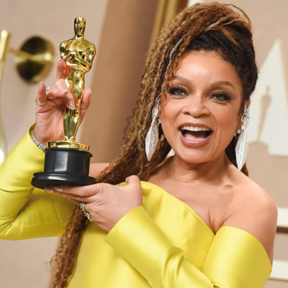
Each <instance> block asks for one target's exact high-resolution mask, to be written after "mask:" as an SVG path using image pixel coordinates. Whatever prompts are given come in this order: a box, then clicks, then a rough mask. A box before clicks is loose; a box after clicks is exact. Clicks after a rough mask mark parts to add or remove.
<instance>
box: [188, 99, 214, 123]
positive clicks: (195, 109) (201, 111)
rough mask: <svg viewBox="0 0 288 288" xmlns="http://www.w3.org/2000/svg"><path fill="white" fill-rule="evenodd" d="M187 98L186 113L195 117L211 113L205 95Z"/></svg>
mask: <svg viewBox="0 0 288 288" xmlns="http://www.w3.org/2000/svg"><path fill="white" fill-rule="evenodd" d="M187 100H188V101H187V103H185V106H184V107H183V113H184V114H189V115H191V116H193V117H194V118H198V117H200V116H204V115H209V113H210V111H209V109H208V108H207V106H206V103H205V97H202V96H201V95H197V96H196V95H195V96H191V97H189V98H188V99H187Z"/></svg>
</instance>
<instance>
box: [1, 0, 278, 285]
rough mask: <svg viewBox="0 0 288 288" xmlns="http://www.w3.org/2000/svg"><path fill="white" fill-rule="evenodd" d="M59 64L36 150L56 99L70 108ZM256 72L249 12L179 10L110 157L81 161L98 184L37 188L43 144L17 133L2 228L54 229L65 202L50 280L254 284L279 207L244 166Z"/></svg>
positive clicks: (52, 131)
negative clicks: (102, 160) (34, 182)
mask: <svg viewBox="0 0 288 288" xmlns="http://www.w3.org/2000/svg"><path fill="white" fill-rule="evenodd" d="M65 73H66V70H65V66H64V64H63V62H61V61H60V62H59V64H58V67H57V81H56V83H55V85H54V86H53V87H52V88H51V89H50V90H49V91H48V92H47V94H48V96H49V99H48V98H47V95H46V91H45V88H46V87H45V85H44V84H43V83H42V84H40V86H39V91H38V96H37V100H38V104H44V105H42V106H40V105H39V106H37V110H36V111H37V113H36V115H37V118H36V126H35V130H34V132H32V138H33V140H34V142H35V143H36V144H37V145H38V146H41V145H40V144H42V145H45V144H46V143H47V142H48V141H54V140H58V139H61V138H63V127H62V117H63V109H64V108H65V105H66V106H68V107H70V108H71V107H72V108H74V103H73V101H72V95H70V93H69V92H68V91H67V90H66V86H65V84H64V80H63V79H64V78H65V75H66V74H65ZM256 80H257V67H256V64H255V54H254V48H253V43H252V35H251V25H250V20H249V18H248V17H247V16H246V14H245V13H244V12H243V11H242V10H241V9H239V8H236V7H234V6H232V5H222V4H218V3H207V4H196V5H194V6H193V7H190V8H187V9H185V10H184V11H183V12H181V13H180V14H179V15H177V16H176V18H175V19H174V20H173V21H172V23H171V24H170V25H169V26H168V27H166V28H165V29H163V31H162V33H161V36H160V37H159V39H158V40H157V42H156V43H155V45H154V47H153V48H152V50H151V52H150V53H149V55H148V59H147V62H146V70H145V73H144V76H143V80H142V90H141V93H140V99H139V101H138V106H137V109H136V110H135V113H134V118H133V120H132V123H131V126H129V127H130V131H129V133H128V135H127V136H126V138H125V143H124V145H123V147H122V148H121V151H120V153H119V156H118V158H117V159H115V160H114V161H113V162H112V163H111V164H110V165H109V166H107V165H106V164H95V165H92V166H91V171H90V172H91V175H93V176H95V177H97V178H98V180H99V182H101V183H99V184H95V185H91V186H85V187H47V188H46V189H45V190H46V191H43V190H39V189H34V188H33V187H31V184H30V181H31V178H32V175H33V173H34V172H36V171H40V170H41V169H42V167H43V158H44V153H43V151H41V150H40V149H39V148H38V147H36V145H35V144H34V143H33V142H32V141H31V137H30V136H29V135H28V134H27V135H26V136H25V137H24V138H23V139H22V140H21V141H20V143H19V144H18V145H17V146H16V147H15V148H14V150H13V151H12V152H11V154H10V155H9V157H8V158H7V160H6V162H5V163H4V164H2V166H1V189H2V190H1V194H0V204H1V212H0V216H1V218H0V219H1V222H0V227H1V228H0V229H1V230H0V232H1V237H2V238H5V239H24V238H32V237H45V236H55V235H61V234H63V231H64V225H65V224H66V221H67V220H68V217H69V215H71V213H72V211H73V213H72V216H71V218H70V219H69V222H68V225H67V226H66V231H65V233H64V235H63V236H62V239H61V245H60V248H59V249H58V250H57V255H56V256H57V257H56V261H57V271H56V275H55V279H54V287H67V285H68V287H137V288H138V287H155V288H156V287H157V288H159V287H165V288H169V287H181V288H182V287H197V288H198V287H199V288H202V287H221V288H222V287H223V288H224V287H225V288H234V287H241V288H243V287H251V288H252V287H253V288H258V287H259V288H260V287H263V285H264V283H265V282H266V281H267V279H268V277H269V275H270V273H271V263H272V259H273V242H274V237H275V230H276V218H277V213H276V207H275V205H274V203H273V201H272V200H271V199H270V197H269V196H268V194H267V193H266V192H265V191H263V189H261V188H260V187H259V186H258V185H257V184H255V183H254V182H253V181H251V180H250V179H249V178H248V177H247V174H248V173H247V169H246V166H245V165H244V166H243V164H244V163H245V148H246V145H245V131H246V128H247V121H248V117H249V115H248V111H249V105H250V95H251V93H252V92H253V90H254V88H255V84H256ZM89 97H90V90H85V92H84V96H83V103H82V111H81V113H82V117H83V116H84V114H85V112H86V109H87V108H88V106H89ZM33 129H34V126H32V130H33ZM159 131H160V132H159ZM158 132H159V134H160V139H158ZM33 133H35V137H34V136H33ZM237 141H238V142H237ZM236 143H237V145H236ZM171 147H172V148H173V150H174V152H175V155H174V156H173V157H169V158H167V154H168V152H169V151H170V149H171ZM235 149H236V150H237V151H236V153H235ZM24 151H25V153H24ZM106 166H107V167H106ZM236 166H237V167H238V169H237V167H236ZM242 166H243V167H242ZM16 167H17V175H18V176H17V178H15V177H14V175H15V173H14V171H15V169H16ZM105 167H106V168H105ZM104 168H105V169H104ZM103 169H104V170H103ZM239 170H241V172H240V171H239ZM135 175H137V176H138V177H139V178H140V179H141V180H142V182H140V181H139V178H138V177H137V176H135ZM2 179H3V180H2ZM4 179H5V180H4ZM121 182H122V183H121ZM125 182H126V183H125ZM119 183H121V184H119ZM115 184H119V185H115ZM48 192H50V193H48ZM67 199H68V200H67ZM69 200H71V201H69ZM75 203H77V204H78V205H79V206H80V208H81V209H82V210H83V209H85V210H84V212H85V215H86V216H88V217H89V218H90V220H92V222H87V218H86V217H85V216H84V215H83V211H81V210H79V209H78V205H75Z"/></svg>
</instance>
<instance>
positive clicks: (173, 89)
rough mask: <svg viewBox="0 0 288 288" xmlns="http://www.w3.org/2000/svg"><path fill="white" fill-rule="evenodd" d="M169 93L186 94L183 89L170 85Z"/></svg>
mask: <svg viewBox="0 0 288 288" xmlns="http://www.w3.org/2000/svg"><path fill="white" fill-rule="evenodd" d="M169 93H170V94H171V95H177V96H185V95H187V93H186V91H185V89H183V88H180V87H172V88H170V89H169Z"/></svg>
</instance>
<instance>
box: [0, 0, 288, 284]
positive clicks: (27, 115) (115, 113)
mask: <svg viewBox="0 0 288 288" xmlns="http://www.w3.org/2000/svg"><path fill="white" fill-rule="evenodd" d="M171 1H172V0H171ZM157 2H158V1H156V0H145V1H144V0H121V1H118V0H110V1H108V0H94V1H93V0H89V1H88V0H85V1H84V0H83V1H81V2H80V3H81V5H82V6H81V7H79V6H76V5H79V4H78V3H79V1H75V0H60V1H56V0H50V1H44V0H42V1H41V0H29V1H28V0H26V1H23V0H18V1H16V0H14V1H11V0H10V1H9V0H2V1H1V4H0V29H7V30H8V31H9V32H11V33H12V39H11V44H12V46H13V47H14V48H18V47H19V46H20V45H21V43H22V42H23V41H24V40H25V39H26V38H27V37H29V36H32V35H41V36H44V37H46V38H48V39H50V40H51V41H52V42H53V43H54V45H55V49H56V50H57V51H58V48H57V46H58V44H59V43H60V42H61V41H62V40H64V39H67V38H70V37H72V36H73V27H72V26H73V23H72V22H73V19H74V17H75V16H79V15H80V14H81V15H82V16H84V17H86V19H87V22H88V27H87V33H86V36H87V38H88V39H89V40H90V41H92V42H94V43H96V46H97V48H98V50H97V58H96V60H97V63H94V67H93V71H92V72H91V73H90V74H89V75H88V77H87V84H88V85H91V86H92V93H93V98H92V103H91V107H90V111H89V112H88V115H87V117H86V119H85V122H84V127H83V129H82V135H81V140H82V142H84V143H87V144H90V145H92V147H91V148H92V153H93V154H94V157H93V160H92V161H93V162H96V161H97V162H98V161H101V162H104V161H105V162H106V161H110V160H111V159H112V158H113V157H115V155H116V154H117V151H118V149H119V146H120V143H121V140H122V135H123V129H124V127H125V124H126V118H127V117H128V115H130V113H131V110H132V108H133V107H134V105H135V101H136V99H137V95H138V90H139V84H140V76H141V73H142V69H143V65H144V61H145V55H146V52H147V50H148V47H149V39H150V37H151V33H152V28H153V19H154V17H155V14H156V8H157ZM190 2H195V1H190ZM222 2H233V3H235V4H236V5H239V6H240V7H242V8H243V9H244V10H245V11H246V12H247V13H248V15H249V16H250V17H251V20H252V23H253V26H254V30H255V33H254V35H255V36H254V38H255V45H256V52H257V59H258V63H259V68H260V71H261V67H262V66H263V63H265V60H266V59H267V56H268V55H269V52H270V51H271V48H272V46H273V44H274V43H275V39H276V38H277V39H280V42H281V45H280V47H281V51H282V54H281V57H282V58H281V59H282V60H283V73H282V74H283V75H284V80H285V81H284V82H285V87H287V84H288V83H287V79H288V78H287V67H288V66H287V64H288V55H287V51H288V50H287V41H288V40H287V39H288V35H287V34H288V32H286V29H285V27H287V24H288V19H286V18H287V17H286V15H287V12H288V2H287V1H286V0H261V1H260V0H257V1H251V0H230V1H222ZM28 4H29V9H28V8H26V7H28ZM76 7H77V9H79V10H78V11H79V13H80V12H81V13H80V14H79V13H78V12H77V15H75V13H74V12H73V11H74V10H75V8H76ZM71 19H72V20H71ZM67 23H69V25H67ZM101 32H102V34H101ZM101 35H102V36H101ZM100 36H101V39H100ZM271 72H272V75H271V77H273V75H277V74H275V71H271ZM53 79H54V75H53V74H51V75H50V76H49V77H48V78H47V79H46V80H45V82H46V83H53ZM271 85H272V84H271ZM285 89H286V88H285ZM285 89H284V90H285ZM36 90H37V86H36V85H28V84H26V83H25V82H23V81H22V80H21V79H19V77H18V75H17V73H16V71H15V68H14V64H13V56H12V55H9V57H8V60H7V63H6V66H5V70H4V75H3V85H2V87H1V91H0V101H1V102H0V103H1V106H0V108H1V112H2V114H3V122H4V127H5V129H6V134H7V139H8V149H11V147H13V146H14V145H15V144H16V142H17V141H18V140H19V138H20V137H21V135H23V134H24V133H25V131H26V130H27V129H28V127H29V125H30V124H31V123H32V122H33V121H34V103H33V100H32V99H33V96H34V95H35V93H36ZM270 92H271V93H270V95H269V97H270V98H272V97H277V95H278V94H277V93H274V94H272V92H273V90H271V91H270ZM286 92H287V90H285V93H286ZM252 99H253V98H252ZM271 103H272V102H271ZM264 106H265V105H264ZM266 106H268V108H269V105H266ZM268 108H267V109H266V110H267V111H269V109H268ZM287 108H288V107H286V106H285V105H284V106H283V111H284V110H285V111H286V112H287ZM266 110H265V111H266ZM267 111H266V112H267ZM283 111H282V110H281V111H278V112H279V113H280V112H281V113H282V112H283ZM285 111H284V112H285ZM286 112H285V113H286ZM264 114H265V113H264ZM282 124H283V123H281V122H280V123H279V125H277V129H279V128H278V126H279V127H280V129H281V125H282ZM286 124H288V123H286ZM283 127H284V126H283ZM275 129H276V127H275ZM282 130H283V131H281V132H282V133H288V132H287V131H288V130H285V129H283V128H282ZM108 131H109V133H108ZM273 131H274V130H273ZM268 144H269V143H268ZM248 167H249V168H250V173H251V177H252V179H254V180H255V181H256V182H257V183H259V184H260V185H261V186H262V187H263V188H264V189H266V190H267V191H268V192H269V193H270V195H271V196H272V197H273V198H274V200H275V202H276V203H277V205H281V207H286V208H288V193H287V192H286V187H287V183H286V182H287V180H286V179H288V178H287V177H285V176H286V173H287V172H288V169H287V168H288V158H287V157H286V156H285V155H284V156H283V155H282V156H279V155H278V156H275V155H271V153H270V152H269V145H267V143H264V142H263V141H262V140H261V137H260V138H259V139H258V140H257V141H254V143H251V144H250V154H249V157H248ZM15 173H16V172H15ZM0 181H1V180H0ZM56 241H57V239H55V238H53V239H35V240H26V241H18V242H10V241H0V279H1V285H0V286H1V287H2V286H3V287H8V288H10V287H11V288H12V287H13V288H18V287H19V288H20V287H31V288H33V287H35V288H36V287H37V288H38V287H46V286H45V285H46V284H45V283H48V279H47V278H48V273H47V271H48V270H49V265H48V261H49V260H50V258H51V256H52V255H53V254H54V251H55V244H56ZM287 244H288V236H286V235H284V234H278V235H277V238H276V249H275V257H276V258H277V259H279V260H281V259H282V260H288V251H287V247H288V245H287ZM287 273H288V271H287ZM272 287H273V288H284V287H287V283H285V282H279V281H269V283H267V284H266V286H265V288H272Z"/></svg>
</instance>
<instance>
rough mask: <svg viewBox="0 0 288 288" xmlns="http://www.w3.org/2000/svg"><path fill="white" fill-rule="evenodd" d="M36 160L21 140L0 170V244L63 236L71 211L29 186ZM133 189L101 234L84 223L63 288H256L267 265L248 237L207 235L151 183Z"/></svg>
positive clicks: (38, 166) (224, 232) (227, 230)
mask: <svg viewBox="0 0 288 288" xmlns="http://www.w3.org/2000/svg"><path fill="white" fill-rule="evenodd" d="M43 159H44V153H43V152H42V151H40V150H39V149H38V148H37V147H36V146H35V145H34V144H33V143H32V141H31V140H30V137H29V135H28V133H27V134H26V135H25V136H24V137H23V138H22V139H21V141H20V142H19V143H18V144H17V146H16V147H15V148H14V149H13V151H12V152H11V153H10V154H9V156H8V158H7V160H6V161H5V162H4V163H2V165H1V166H0V238H2V239H12V240H16V239H27V238H35V237H49V236H56V235H61V234H62V233H63V231H64V227H65V223H66V222H67V220H68V217H69V215H70V214H71V211H72V209H73V207H74V205H75V204H73V203H72V202H70V201H68V200H66V199H64V198H62V197H61V196H59V195H54V194H51V193H47V192H44V191H43V190H40V189H35V188H33V187H32V186H31V184H30V182H31V178H32V175H33V173H34V172H36V171H41V170H43ZM141 184H142V191H143V206H141V207H138V208H136V209H134V210H132V211H130V212H129V213H128V214H127V215H125V216H124V217H123V218H122V219H121V220H120V221H119V222H118V223H117V224H116V226H115V227H114V228H113V229H112V230H111V231H110V232H109V233H108V234H107V233H106V232H105V231H103V230H102V229H101V228H99V227H98V226H97V225H96V224H95V223H93V222H91V223H89V224H88V226H87V229H86V231H85V233H84V236H83V239H82V241H81V246H80V251H79V254H78V258H77V261H76V265H75V269H74V271H73V274H72V275H71V277H70V281H69V286H68V287H69V288H76V287H77V288H79V287H81V288H94V287H95V288H96V287H97V288H100V287H101V288H116V287H117V288H142V287H143V288H144V287H145V288H146V287H153V288H178V287H179V288H186V287H187V288H188V287H189V288H191V287H193V288H208V287H209V288H212V287H218V288H261V287H263V286H264V284H265V282H266V281H267V279H268V277H269V275H270V273H271V264H270V261H269V258H268V256H267V254H266V251H265V249H264V248H263V246H262V244H261V243H260V242H259V241H258V240H257V239H256V238H255V237H254V236H252V235H251V234H249V233H248V232H246V231H244V230H241V229H238V228H234V227H222V228H220V230H219V231H218V232H217V233H216V235H214V233H213V232H212V231H211V230H210V228H209V227H208V226H207V225H206V224H205V223H204V222H203V221H202V220H201V219H200V218H199V216H198V215H197V214H196V213H195V212H194V211H193V210H192V209H191V208H190V207H189V206H187V205H186V204H185V203H183V202H181V201H180V200H178V199H176V198H175V197H173V196H172V195H170V194H168V193H167V192H165V191H164V190H163V189H161V188H160V187H158V186H156V185H154V184H151V183H148V182H142V183H141ZM120 185H125V184H120Z"/></svg>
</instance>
